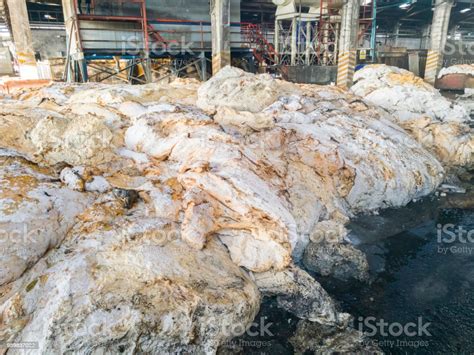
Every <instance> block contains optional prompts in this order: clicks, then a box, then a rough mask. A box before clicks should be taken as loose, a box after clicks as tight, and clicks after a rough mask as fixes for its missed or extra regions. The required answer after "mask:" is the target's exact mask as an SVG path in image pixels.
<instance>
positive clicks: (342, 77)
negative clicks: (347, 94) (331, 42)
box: [337, 0, 360, 89]
mask: <svg viewBox="0 0 474 355" xmlns="http://www.w3.org/2000/svg"><path fill="white" fill-rule="evenodd" d="M359 9H360V0H348V1H347V3H346V4H345V5H344V7H343V9H342V22H341V35H340V39H339V56H338V63H337V86H339V87H340V88H343V89H349V88H350V87H351V86H352V81H353V77H354V71H355V66H356V63H357V33H358V32H359Z"/></svg>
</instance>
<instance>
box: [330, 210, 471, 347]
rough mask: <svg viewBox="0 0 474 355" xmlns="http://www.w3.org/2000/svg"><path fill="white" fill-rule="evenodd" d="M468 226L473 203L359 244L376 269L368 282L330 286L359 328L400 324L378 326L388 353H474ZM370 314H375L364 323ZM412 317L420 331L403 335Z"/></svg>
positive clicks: (378, 338) (380, 340)
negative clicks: (383, 331)
mask: <svg viewBox="0 0 474 355" xmlns="http://www.w3.org/2000/svg"><path fill="white" fill-rule="evenodd" d="M443 227H444V228H445V232H446V233H445V232H443V229H442V228H443ZM459 227H462V228H463V229H462V230H460V229H457V228H459ZM454 230H457V233H456V236H454V235H452V233H453V231H454ZM469 231H474V211H473V210H460V209H442V210H440V211H439V214H438V216H436V218H435V219H433V220H430V221H426V222H424V223H423V224H421V225H419V226H417V227H414V228H411V229H409V230H407V231H404V232H402V233H399V234H397V235H395V236H392V237H390V238H387V239H381V240H379V241H372V242H370V243H367V244H362V245H361V246H360V248H361V249H362V250H363V251H365V252H366V253H367V254H368V257H369V262H370V265H371V269H372V272H373V282H372V284H371V285H370V286H365V287H364V286H363V285H362V286H359V287H353V288H351V289H350V290H348V289H347V288H344V287H338V286H334V285H332V286H331V285H327V287H328V288H329V289H330V292H332V294H333V295H334V297H335V298H336V299H338V300H339V301H340V302H341V305H342V307H343V309H344V310H345V311H347V312H349V313H351V314H353V315H354V316H355V326H356V327H357V328H360V329H363V330H365V331H366V332H367V331H368V332H372V329H373V327H372V325H373V324H374V322H375V320H377V321H380V320H383V321H385V322H387V323H388V324H390V325H392V324H395V323H396V324H395V325H393V327H394V328H393V330H394V331H393V332H392V333H390V332H386V334H387V335H385V334H381V331H380V327H377V333H376V334H375V335H374V336H373V337H371V339H373V340H374V342H375V343H377V344H378V345H379V346H380V347H381V348H382V349H383V350H384V351H385V352H386V353H392V354H404V353H417V354H424V353H426V354H433V353H445V354H448V353H474V243H473V242H472V241H474V232H471V238H470V240H469V239H468V232H469ZM369 317H373V318H370V319H374V320H373V321H371V322H370V323H369V324H370V326H369V327H366V326H364V321H366V319H368V318H369ZM409 323H416V324H417V326H418V324H420V330H421V331H420V334H416V335H413V334H412V332H411V331H408V334H405V332H403V333H402V334H400V335H399V334H398V329H399V327H398V324H400V325H402V326H405V325H407V324H409ZM423 325H426V326H425V328H422V327H423ZM412 329H413V328H410V330H412ZM415 329H418V328H415ZM422 329H425V330H426V331H422ZM384 335H385V336H384Z"/></svg>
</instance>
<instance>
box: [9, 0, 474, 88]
mask: <svg viewBox="0 0 474 355" xmlns="http://www.w3.org/2000/svg"><path fill="white" fill-rule="evenodd" d="M79 5H80V6H79ZM211 5H212V6H213V7H212V8H210V6H209V3H208V1H201V0H199V1H193V2H186V1H158V0H156V1H151V0H149V1H99V0H97V1H92V0H91V1H90V2H86V1H85V0H84V1H74V0H71V1H59V0H48V1H40V0H38V1H25V2H23V1H11V2H10V1H7V0H3V1H2V4H1V9H2V16H1V19H2V20H1V21H2V22H1V26H2V27H1V33H2V48H8V49H9V50H8V51H7V50H6V49H3V56H2V58H3V60H2V67H4V69H3V71H4V74H13V67H12V66H11V65H10V64H9V61H8V52H10V56H12V59H13V60H14V62H13V63H14V64H15V65H16V70H17V71H18V70H21V67H24V66H25V65H27V64H25V63H28V65H29V64H31V65H32V66H37V67H38V68H39V70H38V74H36V70H33V71H34V72H35V73H31V75H33V76H35V75H37V76H38V77H41V78H45V79H49V78H51V66H53V76H54V78H55V79H57V76H58V70H59V68H58V66H59V65H60V64H62V65H65V68H67V70H66V72H67V73H66V74H64V75H65V77H66V76H67V78H68V80H70V81H78V82H86V81H97V80H103V79H104V77H105V78H108V76H109V75H112V74H113V73H115V72H117V71H118V72H120V73H121V74H123V73H124V72H127V71H128V72H129V74H130V73H135V74H131V77H134V75H138V77H134V78H135V79H134V80H135V81H137V82H151V81H153V80H156V79H158V78H159V75H158V74H157V73H156V70H157V69H158V68H160V65H164V64H166V65H168V66H169V67H170V69H172V70H173V71H180V70H182V69H183V68H188V67H187V66H188V65H189V64H192V63H194V62H196V63H195V64H196V65H197V61H198V60H199V59H200V58H207V59H208V60H211V58H214V62H215V64H214V66H217V68H218V67H221V66H223V65H226V64H229V63H231V61H233V63H234V65H236V66H239V67H242V68H244V69H245V70H247V71H252V72H263V71H266V72H271V73H274V74H275V75H278V76H280V77H284V78H285V79H287V80H292V81H299V82H309V83H324V84H328V83H331V82H336V77H339V79H338V83H339V84H338V85H340V86H343V87H347V86H349V84H348V82H350V81H351V80H350V78H351V76H352V72H353V71H354V69H355V67H356V66H357V65H358V64H367V63H385V64H389V65H395V66H398V67H401V68H404V69H409V70H410V71H412V72H413V73H415V74H416V75H420V76H422V77H425V76H426V80H427V81H428V82H430V83H434V78H435V76H436V72H438V71H439V70H440V69H441V67H443V66H449V65H445V64H448V63H452V64H462V63H466V64H469V60H470V54H469V48H470V43H471V41H472V30H473V29H472V17H471V15H472V12H471V6H472V5H471V3H470V1H469V0H462V1H457V2H455V3H454V2H446V1H441V0H440V2H439V3H430V2H427V1H408V2H400V1H381V2H373V1H363V2H362V3H359V2H351V1H346V2H344V1H337V0H332V1H328V2H324V1H322V2H321V1H319V2H318V1H298V0H294V1H283V0H282V1H270V0H258V1H245V0H242V1H238V0H229V1H224V3H223V4H220V2H216V4H214V3H212V4H211ZM351 9H352V10H351ZM220 11H223V13H221V12H220ZM220 31H223V32H222V33H221V32H220ZM53 38H54V41H52V39H53ZM213 40H214V42H213ZM213 44H214V49H213ZM445 45H448V46H449V48H450V50H449V51H448V54H447V55H446V56H445V57H442V54H441V53H440V52H443V51H442V50H440V49H441V48H444V46H445ZM213 50H214V55H213V54H212V53H213ZM217 53H221V54H220V57H219V58H220V59H219V60H220V64H219V65H218V64H217V59H216V58H217V57H216V55H217ZM23 56H26V57H23ZM222 56H223V57H222ZM427 57H429V61H428V62H429V63H432V61H435V62H436V65H435V66H434V67H432V66H429V68H428V71H427V72H426V73H425V71H426V68H427V67H426V63H427V61H426V58H427ZM119 58H120V59H119ZM113 60H115V61H116V62H117V61H128V62H127V64H123V65H120V64H116V65H114V64H113V63H112V62H111V61H113ZM443 60H444V62H443ZM62 61H65V62H66V63H63V62H62ZM48 62H49V63H50V67H49V68H48V65H47V64H46V65H45V63H48ZM38 63H39V64H38ZM117 63H118V62H117ZM20 64H21V65H20ZM346 64H348V65H347V68H348V70H345V68H346ZM117 65H118V67H117ZM338 65H339V72H338V70H337V66H338ZM136 66H139V67H140V68H139V70H138V69H137V68H136ZM214 69H216V67H215V68H214ZM25 70H26V69H25ZM137 70H138V72H137ZM43 71H44V72H43ZM159 72H160V73H163V70H161V71H159ZM165 72H166V71H165ZM137 73H138V74H137ZM104 74H105V75H104ZM199 74H200V76H201V77H203V75H205V76H208V75H209V74H211V66H210V64H208V63H205V62H204V59H203V62H202V64H201V65H200V70H199ZM120 77H121V78H125V77H126V76H124V75H122V76H120ZM132 81H133V80H132Z"/></svg>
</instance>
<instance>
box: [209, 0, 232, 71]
mask: <svg viewBox="0 0 474 355" xmlns="http://www.w3.org/2000/svg"><path fill="white" fill-rule="evenodd" d="M211 25H212V74H213V75H216V74H217V72H218V71H219V70H221V69H222V68H224V67H225V66H227V65H231V55H230V0H211Z"/></svg>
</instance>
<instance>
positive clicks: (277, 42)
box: [273, 19, 280, 64]
mask: <svg viewBox="0 0 474 355" xmlns="http://www.w3.org/2000/svg"><path fill="white" fill-rule="evenodd" d="M273 42H274V43H275V52H276V58H275V63H276V64H280V21H278V19H277V20H275V40H274V41H273Z"/></svg>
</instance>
